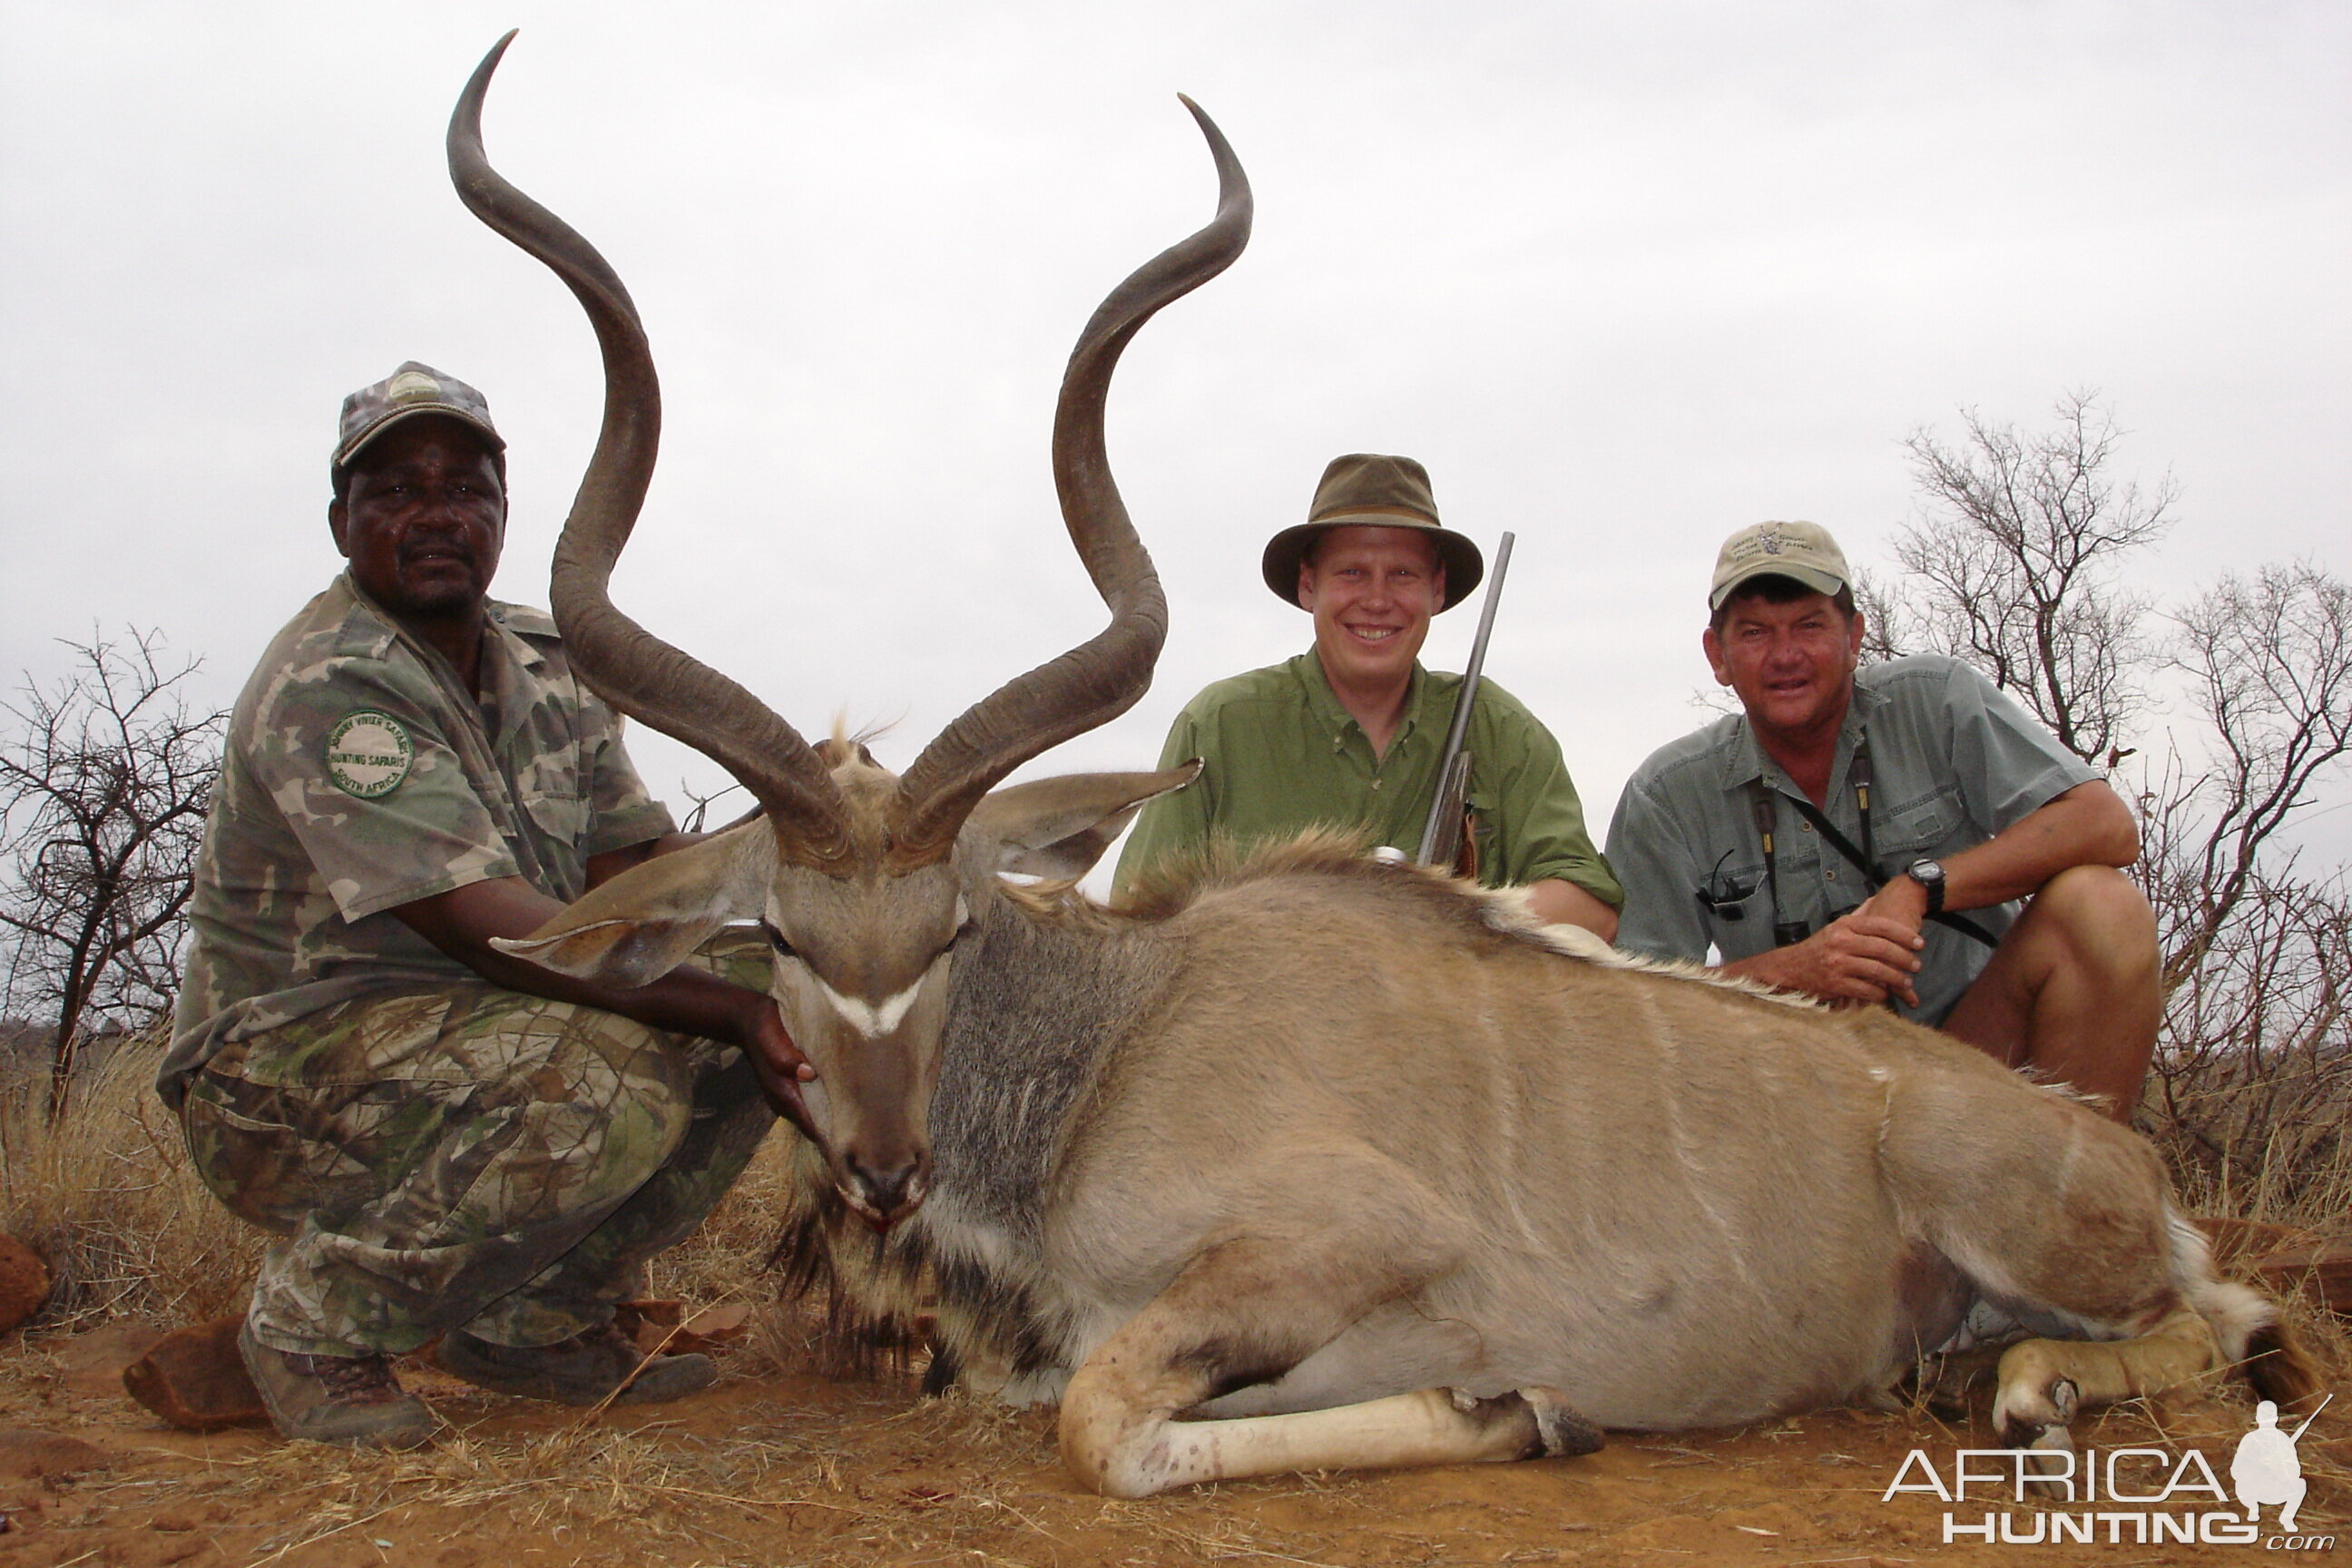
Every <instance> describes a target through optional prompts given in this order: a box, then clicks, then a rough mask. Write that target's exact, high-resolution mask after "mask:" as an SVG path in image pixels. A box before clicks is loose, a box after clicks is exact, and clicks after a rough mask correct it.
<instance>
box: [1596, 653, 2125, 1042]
mask: <svg viewBox="0 0 2352 1568" xmlns="http://www.w3.org/2000/svg"><path fill="white" fill-rule="evenodd" d="M1865 733H1866V734H1867V735H1868V736H1869V740H1870V765H1871V773H1872V780H1871V786H1870V823H1871V844H1870V847H1871V850H1872V852H1873V853H1874V855H1875V856H1876V857H1877V859H1878V867H1877V869H1878V870H1879V872H1880V873H1881V874H1882V875H1891V874H1893V873H1895V872H1898V871H1900V870H1901V869H1902V868H1904V867H1906V866H1908V865H1910V864H1911V863H1912V862H1913V861H1915V860H1916V859H1919V858H1921V857H1923V856H1925V857H1927V858H1932V859H1942V858H1946V857H1948V856H1952V855H1957V854H1958V853H1959V852H1960V851H1961V850H1963V849H1966V848H1969V847H1971V846H1973V845H1978V844H1981V843H1983V842H1984V841H1985V840H1986V839H1988V838H1990V837H1992V836H1993V835H1994V834H1996V833H1999V832H2000V830H2001V829H2002V828H2004V827H2007V826H2010V824H2011V823H2013V822H2015V821H2017V820H2018V819H2019V818H2020V817H2021V816H2025V815H2026V814H2027V813H2029V812H2031V811H2033V810H2035V809H2036V808H2038V807H2040V806H2042V805H2047V804H2048V803H2049V802H2050V801H2052V800H2053V799H2055V798H2056V797H2057V796H2059V795H2063V794H2065V793H2066V792H2067V791H2068V790H2070V789H2073V788H2074V786H2075V785H2076V784H2083V783H2085V782H2087V781H2089V780H2091V779H2095V778H2097V777H2098V776H2099V774H2098V771H2097V770H2096V769H2095V768H2093V767H2091V766H2090V765H2089V764H2087V763H2084V761H2083V760H2082V759H2081V758H2079V757H2077V756H2075V755H2074V753H2073V752H2069V751H2067V750H2066V749H2065V748H2064V747H2063V746H2061V745H2060V744H2059V743H2058V742H2057V739H2056V737H2054V736H2053V735H2052V734H2051V733H2050V731H2047V730H2045V729H2043V728H2042V725H2041V724H2039V723H2038V722H2036V721H2035V720H2034V718H2033V716H2032V714H2030V713H2028V712H2026V711H2025V710H2024V709H2022V708H2021V707H2019V706H2018V705H2017V703H2016V702H2015V701H2013V700H2011V699H2010V698H2009V697H2008V696H2007V695H2006V694H2005V693H2003V692H2002V691H2001V690H2000V689H1999V688H1997V687H1995V686H1994V685H1993V684H1992V682H1991V681H1990V680H1987V679H1985V678H1984V677H1983V676H1982V675H1979V673H1977V671H1976V670H1974V669H1972V668H1969V666H1967V665H1965V664H1962V663H1960V662H1958V660H1956V659H1949V658H1937V657H1933V656H1922V657H1919V658H1898V659H1893V660H1890V661H1888V662H1887V663H1885V664H1874V665H1870V666H1867V667H1865V668H1863V669H1862V670H1861V671H1859V672H1858V673H1857V674H1856V675H1855V677H1854V683H1853V702H1852V704H1851V705H1850V706H1849V707H1848V708H1847V710H1846V716H1845V725H1844V727H1843V729H1842V730H1841V731H1839V733H1838V742H1837V756H1836V759H1835V760H1834V761H1833V762H1832V764H1831V768H1830V791H1829V798H1828V799H1827V800H1826V801H1825V802H1824V803H1823V804H1822V815H1823V816H1826V817H1828V818H1829V820H1830V822H1831V824H1832V826H1835V827H1836V828H1837V830H1838V831H1839V832H1841V833H1843V834H1844V835H1845V836H1846V837H1847V838H1848V839H1849V840H1851V841H1852V842H1853V843H1854V844H1855V845H1856V846H1860V845H1861V844H1862V843H1863V835H1862V816H1861V814H1860V813H1859V812H1858V811H1857V810H1856V809H1855V805H1854V790H1853V775H1852V773H1851V769H1852V767H1853V754H1854V751H1855V748H1856V747H1857V745H1858V744H1859V743H1860V742H1861V741H1862V739H1863V737H1864V734H1865ZM1759 780H1761V781H1762V782H1763V784H1764V786H1765V787H1766V788H1767V789H1768V790H1769V792H1770V793H1771V796H1772V804H1773V810H1774V828H1773V835H1772V837H1773V859H1774V861H1775V862H1777V876H1778V879H1779V884H1780V905H1779V907H1778V908H1777V909H1776V908H1775V907H1774V905H1773V900H1772V881H1771V879H1768V878H1767V877H1766V875H1765V870H1764V845H1763V840H1762V838H1761V837H1760V836H1759V834H1758V833H1757V831H1756V815H1755V807H1754V805H1753V804H1752V802H1753V791H1754V788H1755V785H1756V784H1757V781H1759ZM1802 798H1803V796H1802V795H1801V792H1800V791H1799V790H1798V788H1797V786H1796V785H1795V784H1791V783H1790V781H1789V775H1788V774H1786V773H1783V772H1781V771H1780V764H1779V763H1775V762H1773V761H1772V760H1771V759H1770V758H1769V757H1768V756H1766V755H1765V754H1764V752H1763V749H1762V748H1761V747H1759V745H1758V744H1757V743H1756V733H1755V731H1754V730H1753V729H1751V728H1750V727H1749V725H1748V719H1747V716H1746V715H1745V714H1738V713H1735V714H1732V715H1731V716H1729V717H1728V718H1725V719H1721V720H1718V721H1716V722H1715V723H1713V724H1710V725H1708V726H1707V727H1706V729H1704V730H1700V731H1696V733H1694V734H1689V735H1685V736H1684V737H1683V738H1682V739H1681V740H1679V741H1675V742H1672V743H1671V744H1668V745H1665V746H1661V747H1660V748H1659V749H1658V750H1657V751H1656V752H1653V753H1651V756H1650V759H1649V761H1647V762H1645V763H1643V764H1642V765H1641V766H1640V767H1639V768H1638V769H1636V770H1635V771H1634V773H1633V777H1632V778H1631V779H1629V780H1627V781H1626V784H1625V793H1624V794H1623V795H1620V796H1619V797H1618V800H1617V816H1616V820H1615V821H1613V822H1612V823H1611V824H1610V826H1609V858H1610V859H1611V860H1612V862H1613V863H1614V864H1615V865H1616V867H1617V868H1618V871H1619V873H1620V874H1621V875H1622V876H1623V877H1624V879H1625V894H1626V897H1625V918H1624V920H1623V921H1622V922H1621V923H1620V924H1619V926H1618V928H1617V945H1618V946H1620V947H1622V948H1625V949H1627V950H1628V951H1631V952H1641V953H1646V954H1649V955H1650V956H1652V957H1654V958H1679V959H1685V960H1688V961H1690V962H1693V963H1699V962H1703V961H1704V960H1705V959H1706V950H1707V946H1708V944H1709V943H1713V944H1714V946H1715V947H1716V949H1717V952H1720V953H1721V954H1722V956H1723V961H1724V962H1725V963H1733V962H1735V961H1737V960H1739V959H1743V958H1753V957H1754V956H1756V955H1757V954H1758V953H1760V952H1769V951H1770V950H1771V947H1772V927H1773V925H1774V923H1775V922H1776V921H1802V922H1804V923H1805V925H1806V927H1807V929H1808V930H1810V931H1819V930H1821V929H1822V926H1824V925H1826V924H1828V923H1829V922H1830V921H1832V920H1834V919H1835V918H1837V917H1838V916H1839V915H1842V914H1844V913H1846V912H1848V911H1850V910H1853V908H1854V907H1855V906H1856V905H1858V904H1860V903H1861V902H1862V901H1863V900H1864V899H1866V898H1868V897H1869V896H1870V888H1869V885H1868V884H1867V883H1866V882H1865V881H1864V879H1863V877H1862V874H1861V873H1860V872H1859V871H1857V870H1856V869H1855V868H1853V865H1852V864H1851V863H1850V862H1848V861H1847V860H1846V858H1844V857H1843V855H1841V854H1840V853H1839V852H1838V851H1837V850H1836V849H1834V848H1832V847H1830V846H1828V845H1826V844H1823V843H1822V837H1821V835H1820V834H1818V833H1816V832H1814V831H1813V830H1812V828H1811V826H1808V825H1807V824H1806V823H1805V821H1804V819H1803V818H1802V817H1801V816H1798V815H1797V813H1796V812H1795V810H1794V809H1792V808H1791V807H1790V805H1788V802H1789V801H1790V800H1795V799H1802ZM1702 891H1704V892H1705V893H1706V897H1707V900H1708V901H1706V902H1704V903H1703V902H1702V901H1701V900H1700V897H1699V895H1700V893H1701V892H1702ZM1734 894H1737V895H1738V897H1736V898H1735V897H1733V896H1732V895H1734ZM2020 908H2021V906H2020V905H2017V904H2013V903H2011V904H1999V905H1995V906H1993V907H1992V908H1990V909H1982V910H1969V920H1971V921H1975V922H1976V923H1977V924H1979V925H1980V926H1983V927H1985V928H1986V929H1987V930H1988V931H1990V932H1991V933H1992V934H1993V935H1995V936H1999V935H2000V934H2001V933H2002V932H2004V931H2008V929H2009V927H2010V923H2011V921H2014V920H2015V919H2016V918H2017V913H2018V910H2019V909H2020ZM1922 934H1924V935H1925V936H1926V937H1927V946H1926V947H1925V948H1924V949H1922V950H1921V952H1920V954H1919V958H1920V969H1919V973H1918V976H1917V978H1916V981H1915V983H1914V986H1915V989H1916V990H1917V992H1918V994H1919V1006H1918V1009H1917V1010H1916V1012H1908V1013H1906V1016H1909V1017H1913V1018H1916V1019H1918V1020H1920V1021H1922V1022H1925V1023H1930V1024H1937V1023H1941V1022H1942V1021H1943V1020H1944V1018H1945V1017H1946V1016H1948V1014H1949V1013H1950V1012H1951V1010H1952V1008H1953V1006H1954V1005H1956V1004H1957V1003H1958V1001H1959V999H1960V996H1961V994H1963V993H1964V992H1966V991H1967V990H1968V988H1969V984H1971V983H1973V982H1974V981H1975V979H1976V977H1977V975H1978V973H1979V972H1980V971H1982V970H1983V968H1984V966H1985V963H1986V961H1987V960H1988V959H1989V958H1990V956H1991V952H1990V950H1989V949H1987V948H1986V947H1985V946H1984V944H1983V943H1981V942H1975V941H1973V940H1971V939H1969V938H1968V937H1965V936H1962V935H1961V934H1960V933H1959V932H1958V931H1953V930H1951V929H1950V928H1948V927H1947V926H1942V925H1936V924H1930V925H1928V926H1927V928H1926V929H1925V931H1923V933H1922Z"/></svg>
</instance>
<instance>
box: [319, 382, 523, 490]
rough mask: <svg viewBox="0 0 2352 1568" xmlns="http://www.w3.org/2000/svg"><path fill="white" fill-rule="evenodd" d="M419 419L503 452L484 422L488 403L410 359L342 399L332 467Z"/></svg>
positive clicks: (495, 434) (500, 441)
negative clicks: (441, 422)
mask: <svg viewBox="0 0 2352 1568" xmlns="http://www.w3.org/2000/svg"><path fill="white" fill-rule="evenodd" d="M420 414H438V415H442V416H445V417H447V418H450V419H456V420H458V421H460V422H461V423H463V424H466V425H467V426H471V427H472V428H473V430H474V431H475V433H476V434H478V435H479V436H480V437H481V438H482V439H483V440H484V441H485V442H487V443H488V446H489V448H490V450H491V451H493V452H503V451H505V450H506V449H507V444H506V439H505V437H501V436H500V435H499V431H498V426H495V425H492V424H491V423H490V404H489V399H488V398H486V397H484V396H483V395H481V394H480V393H478V392H477V391H475V390H474V389H473V388H472V387H470V386H467V384H465V383H464V382H462V381H459V380H458V379H457V377H456V376H454V375H444V374H441V373H440V372H439V371H437V370H435V369H434V368H433V367H432V366H431V365H429V364H423V363H418V362H417V361H415V360H410V361H408V362H407V363H405V364H403V365H402V366H401V367H400V368H399V369H398V370H396V371H394V372H393V373H392V374H390V375H388V376H385V377H384V378H383V380H382V381H379V382H377V383H376V384H374V385H373V386H362V387H361V388H360V389H359V390H358V391H357V392H354V393H352V395H350V396H349V397H346V398H344V399H343V417H342V422H341V425H340V426H338V427H337V430H336V440H335V456H334V466H335V467H336V468H342V467H344V466H345V465H347V464H348V463H350V462H351V460H352V458H356V457H358V456H359V454H360V448H361V447H364V446H366V445H367V444H368V443H369V442H371V441H373V440H374V439H375V438H376V437H379V436H381V435H383V433H384V432H385V431H387V430H389V429H391V428H392V427H393V426H395V425H397V424H399V423H400V422H401V421H402V420H404V419H413V418H415V416H417V415H420Z"/></svg>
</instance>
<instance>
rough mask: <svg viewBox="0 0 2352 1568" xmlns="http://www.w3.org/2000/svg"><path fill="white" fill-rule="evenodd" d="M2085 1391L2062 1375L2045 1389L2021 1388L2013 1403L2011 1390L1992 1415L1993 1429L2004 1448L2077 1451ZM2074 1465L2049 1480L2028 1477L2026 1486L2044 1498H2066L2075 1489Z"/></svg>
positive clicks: (2003, 1395)
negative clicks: (2076, 1425) (2076, 1419)
mask: <svg viewBox="0 0 2352 1568" xmlns="http://www.w3.org/2000/svg"><path fill="white" fill-rule="evenodd" d="M2082 1404H2083V1400H2082V1394H2081V1393H2080V1391H2078V1390H2077V1389H2076V1388H2075V1386H2074V1383H2073V1382H2072V1381H2071V1380H2069V1379H2067V1378H2063V1377H2057V1378H2053V1379H2051V1380H2050V1382H2049V1383H2048V1384H2046V1385H2044V1386H2043V1387H2042V1388H2041V1389H2038V1390H2035V1391H2033V1392H2031V1393H2027V1392H2025V1391H2022V1390H2021V1391H2019V1394H2018V1397H2017V1398H2016V1399H2015V1401H2014V1403H2012V1402H2011V1397H2010V1391H2009V1390H2006V1389H2004V1390H2003V1391H2002V1398H2001V1400H2000V1405H1999V1406H1998V1407H1997V1408H1996V1409H1995V1411H1994V1414H1993V1432H1994V1434H1995V1436H1998V1437H1999V1439H2000V1446H2001V1447H2004V1448H2023V1449H2026V1450H2028V1451H2030V1452H2032V1453H2038V1454H2072V1453H2073V1452H2074V1432H2073V1431H2072V1430H2071V1428H2072V1427H2073V1426H2074V1415H2075V1412H2077V1411H2078V1410H2080V1409H2081V1408H2082ZM2071 1471H2072V1467H2069V1471H2068V1474H2066V1475H2064V1476H2061V1475H2058V1474H2055V1473H2053V1474H2052V1475H2051V1476H2049V1477H2048V1478H2047V1479H2034V1478H2032V1476H2029V1477H2028V1478H2027V1479H2026V1483H2025V1484H2026V1485H2028V1486H2030V1487H2032V1489H2034V1490H2035V1491H2037V1492H2040V1493H2041V1494H2042V1496H2044V1497H2050V1498H2058V1499H2062V1500H2063V1499H2064V1498H2065V1497H2067V1496H2069V1495H2070V1494H2071V1492H2072V1489H2073V1482H2072V1473H2071Z"/></svg>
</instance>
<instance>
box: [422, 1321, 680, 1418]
mask: <svg viewBox="0 0 2352 1568" xmlns="http://www.w3.org/2000/svg"><path fill="white" fill-rule="evenodd" d="M440 1359H441V1365H442V1368H443V1369H444V1370H445V1371H447V1372H451V1373H456V1374H457V1376H459V1377H462V1378H464V1379H465V1380H466V1381H467V1383H470V1384H473V1385H474V1386H475V1387H476V1388H487V1389H489V1390H491V1391H492V1392H493V1393H497V1394H521V1395H522V1396H523V1397H524V1398H526V1399H552V1400H554V1401H555V1402H556V1403H558V1404H560V1405H601V1404H603V1403H604V1400H605V1399H606V1398H607V1397H610V1398H611V1399H612V1400H613V1402H614V1404H616V1405H659V1404H662V1403H663V1402H665V1401H667V1400H671V1399H683V1398H685V1397H686V1396H687V1395H688V1394H699V1393H701V1392H702V1391H703V1390H704V1389H706V1388H709V1386H710V1385H711V1384H714V1383H716V1382H718V1381H719V1368H718V1367H717V1366H716V1365H714V1364H713V1363H712V1362H711V1360H710V1358H709V1356H707V1355H701V1354H688V1355H657V1356H646V1355H640V1354H639V1353H638V1352H637V1347H636V1345H635V1343H634V1342H632V1341H631V1340H630V1339H629V1336H628V1335H626V1334H625V1333H623V1332H622V1331H620V1329H619V1328H618V1327H617V1326H616V1325H614V1324H612V1323H606V1324H605V1325H604V1327H603V1328H600V1329H591V1330H589V1331H587V1332H585V1333H582V1334H574V1335H572V1338H570V1339H568V1340H564V1341H562V1342H559V1343H556V1344H551V1345H541V1346H538V1347H537V1348H535V1349H530V1350H521V1349H518V1348H516V1347H515V1346H513V1345H494V1344H492V1343H490V1342H488V1340H478V1339H476V1338H475V1337H474V1336H473V1335H471V1334H469V1333H467V1332H466V1331H464V1330H463V1329H453V1330H451V1331H449V1332H448V1333H446V1334H444V1335H442V1336H441V1357H440ZM640 1369H642V1370H640ZM632 1374H634V1376H633V1375H632ZM624 1384H626V1386H625V1387H624V1386H623V1385H624ZM615 1389H619V1390H620V1392H619V1393H618V1394H614V1390H615Z"/></svg>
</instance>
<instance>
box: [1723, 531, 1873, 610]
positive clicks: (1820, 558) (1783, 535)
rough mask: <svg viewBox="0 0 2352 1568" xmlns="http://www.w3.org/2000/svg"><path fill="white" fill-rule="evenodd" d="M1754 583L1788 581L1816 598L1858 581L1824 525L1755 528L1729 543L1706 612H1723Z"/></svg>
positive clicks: (1724, 549) (1724, 547)
mask: <svg viewBox="0 0 2352 1568" xmlns="http://www.w3.org/2000/svg"><path fill="white" fill-rule="evenodd" d="M1752 577H1786V578H1788V579H1790V581H1791V582H1796V583H1802V584H1804V585H1805V586H1806V587H1808V588H1811V590H1812V591H1813V592H1814V593H1816V594H1835V593H1836V592H1837V591H1838V590H1839V589H1841V588H1843V587H1844V586H1846V584H1849V583H1852V582H1853V568H1852V567H1850V566H1848V565H1847V564H1846V563H1845V552H1844V551H1843V550H1840V549H1839V548H1838V542H1837V541H1836V540H1834V539H1832V538H1831V537H1830V531H1829V530H1828V529H1826V528H1823V527H1822V525H1821V524H1820V523H1818V522H1757V523H1750V524H1749V525H1748V527H1746V528H1743V529H1741V530H1740V531H1738V533H1735V534H1733V535H1732V536H1731V537H1730V538H1729V539H1727V540H1725V541H1724V542H1723V549H1722V551H1721V552H1719V553H1717V556H1716V558H1715V584H1714V586H1712V587H1711V588H1709V589H1708V590H1707V595H1706V607H1707V608H1708V609H1709V610H1719V609H1721V608H1723V602H1724V600H1726V599H1728V598H1729V597H1731V595H1733V594H1734V593H1735V592H1737V591H1738V587H1739V585H1740V584H1742V583H1745V582H1747V581H1748V579H1750V578H1752Z"/></svg>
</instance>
